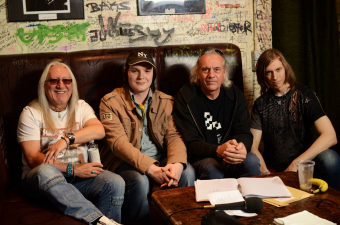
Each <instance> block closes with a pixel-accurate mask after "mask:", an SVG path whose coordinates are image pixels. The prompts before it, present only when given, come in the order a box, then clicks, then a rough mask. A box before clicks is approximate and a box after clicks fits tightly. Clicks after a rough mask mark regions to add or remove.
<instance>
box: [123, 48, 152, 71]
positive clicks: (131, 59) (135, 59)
mask: <svg viewBox="0 0 340 225" xmlns="http://www.w3.org/2000/svg"><path fill="white" fill-rule="evenodd" d="M140 62H148V63H150V64H151V65H152V66H153V67H155V68H156V66H155V63H154V61H153V59H152V56H151V54H150V52H147V51H143V50H134V51H132V52H131V53H130V55H129V56H128V57H127V59H126V64H128V65H130V66H131V65H135V64H137V63H140Z"/></svg>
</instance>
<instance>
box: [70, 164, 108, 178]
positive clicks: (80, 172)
mask: <svg viewBox="0 0 340 225" xmlns="http://www.w3.org/2000/svg"><path fill="white" fill-rule="evenodd" d="M102 167H103V164H101V163H98V162H92V163H84V164H77V165H75V166H74V168H75V171H74V172H75V175H76V176H77V177H81V178H89V177H95V176H98V174H101V173H102V172H103V171H104V170H103V169H102ZM92 171H94V172H95V173H92Z"/></svg>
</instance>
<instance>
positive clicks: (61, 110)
mask: <svg viewBox="0 0 340 225" xmlns="http://www.w3.org/2000/svg"><path fill="white" fill-rule="evenodd" d="M50 108H51V107H50ZM66 108H67V105H66V106H65V108H63V109H62V110H59V111H57V110H54V109H52V108H51V109H52V111H54V112H57V113H58V118H59V119H60V117H61V115H60V113H61V112H62V111H64V110H65V109H66Z"/></svg>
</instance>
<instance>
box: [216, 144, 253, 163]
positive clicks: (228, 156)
mask: <svg viewBox="0 0 340 225" xmlns="http://www.w3.org/2000/svg"><path fill="white" fill-rule="evenodd" d="M223 149H224V151H223V152H222V150H223ZM219 155H221V156H223V161H225V162H227V163H230V164H240V163H242V162H243V161H244V160H245V158H246V157H247V149H246V148H245V146H244V144H243V143H242V142H240V143H237V141H236V140H235V139H232V140H229V141H227V142H226V143H224V144H223V145H220V146H219V147H218V148H217V156H218V157H219Z"/></svg>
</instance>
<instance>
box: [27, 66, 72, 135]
mask: <svg viewBox="0 0 340 225" xmlns="http://www.w3.org/2000/svg"><path fill="white" fill-rule="evenodd" d="M52 66H63V67H65V68H66V69H67V71H68V72H69V74H70V76H71V78H72V95H71V97H70V99H69V101H68V103H67V106H68V112H67V122H66V126H67V127H66V130H67V131H72V130H73V129H75V127H76V107H77V103H78V100H79V95H78V89H77V81H76V79H75V77H74V75H73V73H72V71H71V69H70V68H69V67H68V66H67V65H66V64H65V63H61V62H58V61H53V62H50V63H49V64H47V65H46V67H45V69H44V71H43V73H42V75H41V77H40V80H39V84H38V98H37V99H35V100H34V101H32V102H31V103H30V104H29V106H31V107H33V108H38V109H39V110H41V112H42V114H43V119H44V123H45V126H46V129H47V130H48V131H49V132H51V133H52V134H54V133H56V132H57V128H56V126H55V123H54V120H53V118H52V115H51V113H50V104H49V101H48V99H47V97H46V93H45V85H46V83H45V81H46V78H47V76H48V73H49V71H50V69H51V67H52Z"/></svg>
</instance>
